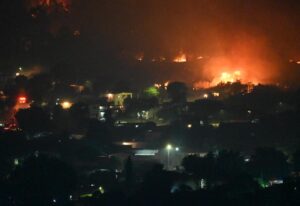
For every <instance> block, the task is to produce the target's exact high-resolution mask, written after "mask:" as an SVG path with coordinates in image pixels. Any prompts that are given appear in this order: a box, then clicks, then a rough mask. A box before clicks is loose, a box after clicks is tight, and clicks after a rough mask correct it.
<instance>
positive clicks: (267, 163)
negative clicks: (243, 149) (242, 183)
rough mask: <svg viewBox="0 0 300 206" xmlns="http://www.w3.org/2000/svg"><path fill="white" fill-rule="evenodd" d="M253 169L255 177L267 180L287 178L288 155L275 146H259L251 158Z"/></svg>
mask: <svg viewBox="0 0 300 206" xmlns="http://www.w3.org/2000/svg"><path fill="white" fill-rule="evenodd" d="M250 167H251V171H252V172H253V175H254V176H255V177H259V178H263V179H266V180H269V179H273V178H279V179H282V178H285V177H286V176H287V175H288V172H289V164H288V162H287V156H286V155H285V154H284V153H283V152H281V151H279V150H277V149H274V148H258V149H256V151H255V154H254V155H253V156H252V158H251V162H250Z"/></svg>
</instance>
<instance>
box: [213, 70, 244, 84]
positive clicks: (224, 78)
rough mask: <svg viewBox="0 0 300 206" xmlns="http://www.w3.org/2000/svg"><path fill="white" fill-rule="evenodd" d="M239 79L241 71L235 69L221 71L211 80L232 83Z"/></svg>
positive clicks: (216, 82)
mask: <svg viewBox="0 0 300 206" xmlns="http://www.w3.org/2000/svg"><path fill="white" fill-rule="evenodd" d="M240 79H241V71H239V70H237V71H234V72H232V73H230V72H222V73H221V75H220V77H217V78H215V79H214V80H213V84H218V83H233V82H237V81H239V80H240Z"/></svg>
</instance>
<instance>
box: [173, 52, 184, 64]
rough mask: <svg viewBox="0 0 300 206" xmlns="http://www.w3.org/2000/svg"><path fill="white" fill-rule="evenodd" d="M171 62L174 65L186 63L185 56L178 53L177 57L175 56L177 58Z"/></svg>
mask: <svg viewBox="0 0 300 206" xmlns="http://www.w3.org/2000/svg"><path fill="white" fill-rule="evenodd" d="M173 62H176V63H183V62H187V57H186V54H184V53H180V54H179V55H177V56H176V57H175V58H174V60H173Z"/></svg>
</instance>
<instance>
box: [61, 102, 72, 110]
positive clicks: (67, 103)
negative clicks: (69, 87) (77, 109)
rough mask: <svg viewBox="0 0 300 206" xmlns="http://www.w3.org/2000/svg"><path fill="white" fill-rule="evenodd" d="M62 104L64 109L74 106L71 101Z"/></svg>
mask: <svg viewBox="0 0 300 206" xmlns="http://www.w3.org/2000/svg"><path fill="white" fill-rule="evenodd" d="M60 105H61V107H62V108H63V109H70V108H71V107H72V103H71V102H69V101H64V102H62V103H61V104H60Z"/></svg>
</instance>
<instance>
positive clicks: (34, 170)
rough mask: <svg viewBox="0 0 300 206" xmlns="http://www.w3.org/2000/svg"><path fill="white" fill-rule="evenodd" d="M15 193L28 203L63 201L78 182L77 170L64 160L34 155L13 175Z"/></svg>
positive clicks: (41, 204) (42, 204) (59, 203)
mask: <svg viewBox="0 0 300 206" xmlns="http://www.w3.org/2000/svg"><path fill="white" fill-rule="evenodd" d="M10 181H11V184H12V189H13V197H14V198H15V200H16V201H17V202H19V203H22V204H24V205H34V206H35V205H40V206H44V205H45V206H46V205H50V204H52V203H53V200H54V201H56V202H57V204H58V205H63V203H65V202H66V201H67V199H68V198H69V195H70V193H71V192H72V190H73V189H74V188H75V186H76V181H77V178H76V173H75V172H74V170H73V169H72V168H71V167H70V166H68V165H67V164H66V163H64V162H62V161H61V160H59V159H57V158H53V157H49V156H46V155H37V154H35V155H32V156H30V157H28V158H27V159H25V161H24V162H23V163H22V164H21V165H20V166H18V167H17V168H16V169H15V171H14V172H13V173H12V175H11V177H10Z"/></svg>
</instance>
